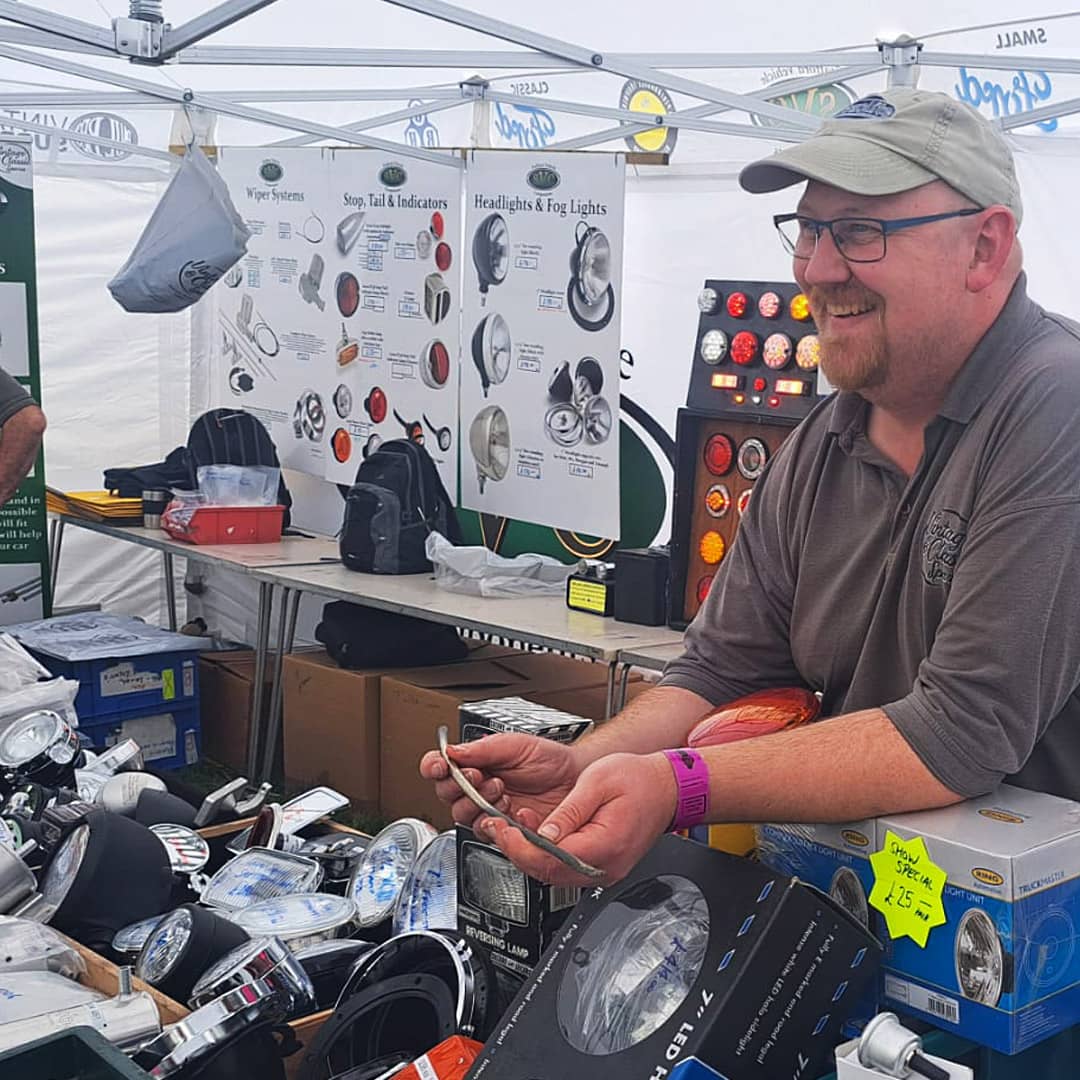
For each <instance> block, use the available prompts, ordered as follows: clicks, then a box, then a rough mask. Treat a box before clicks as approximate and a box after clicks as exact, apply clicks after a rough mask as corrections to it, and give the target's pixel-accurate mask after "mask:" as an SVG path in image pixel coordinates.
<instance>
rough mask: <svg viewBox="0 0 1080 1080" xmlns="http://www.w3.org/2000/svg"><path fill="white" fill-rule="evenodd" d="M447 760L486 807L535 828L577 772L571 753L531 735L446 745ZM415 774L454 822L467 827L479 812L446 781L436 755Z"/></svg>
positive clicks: (445, 772)
mask: <svg viewBox="0 0 1080 1080" xmlns="http://www.w3.org/2000/svg"><path fill="white" fill-rule="evenodd" d="M449 754H450V757H451V758H452V759H453V761H454V764H455V765H459V766H460V767H461V769H462V771H463V772H464V773H465V777H466V779H467V780H468V781H469V782H470V783H471V784H472V785H473V787H475V788H476V789H477V790H478V791H479V792H480V794H481V795H483V796H484V798H485V799H487V800H488V802H490V803H492V804H494V805H495V806H497V807H498V808H499V809H500V810H502V811H503V812H504V813H508V814H512V815H513V816H514V817H516V818H518V820H520V821H521V822H523V824H525V825H528V826H529V828H532V829H535V828H536V827H537V826H538V825H539V824H540V822H541V821H543V820H544V818H546V817H547V816H548V814H549V813H551V811H552V810H554V809H555V807H556V806H558V805H559V803H560V802H562V800H563V798H565V796H566V795H567V794H568V793H569V791H570V789H571V788H572V787H573V786H574V781H575V780H577V778H578V773H579V772H580V771H581V769H580V766H579V765H578V763H577V759H576V757H575V755H574V752H573V750H572V749H571V748H570V747H569V746H565V745H564V744H562V743H557V742H552V741H551V740H550V739H540V738H537V737H536V736H534V735H488V736H487V737H486V738H483V739H478V740H477V741H476V742H469V743H462V744H461V745H459V746H451V747H450V749H449ZM420 775H421V776H423V777H424V778H425V779H427V780H435V781H436V784H435V793H436V794H437V795H438V797H439V798H440V799H441V800H442V801H443V802H445V803H449V804H450V809H451V813H452V814H453V816H454V820H455V821H458V822H461V824H463V825H470V824H472V822H473V821H475V820H476V818H477V816H478V815H479V814H480V811H479V810H478V809H477V808H476V806H474V805H473V803H472V802H471V800H469V799H468V798H466V796H465V795H464V794H463V793H462V791H461V788H459V787H458V785H457V783H456V782H455V781H454V780H452V779H450V774H449V770H448V769H447V768H446V762H444V761H443V759H442V757H441V756H440V755H439V753H438V751H437V750H432V751H431V752H429V753H427V754H425V755H424V757H423V759H422V760H421V762H420Z"/></svg>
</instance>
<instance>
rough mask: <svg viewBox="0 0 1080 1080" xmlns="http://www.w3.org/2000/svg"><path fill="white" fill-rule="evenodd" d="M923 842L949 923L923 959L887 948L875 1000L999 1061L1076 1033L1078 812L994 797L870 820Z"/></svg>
mask: <svg viewBox="0 0 1080 1080" xmlns="http://www.w3.org/2000/svg"><path fill="white" fill-rule="evenodd" d="M886 830H889V831H891V832H893V833H894V834H895V835H897V836H899V837H900V838H901V839H904V840H908V839H911V838H912V837H914V836H921V837H922V838H923V840H924V841H925V843H926V848H927V851H928V853H929V855H930V858H931V860H932V861H933V862H934V863H935V864H936V865H937V866H939V867H941V869H942V870H944V871H945V873H946V884H945V891H944V895H943V897H942V901H943V904H944V908H945V916H946V920H947V921H946V923H945V925H944V926H936V927H934V928H933V929H932V930H931V931H930V936H929V939H928V940H927V944H926V948H925V949H923V948H920V947H919V946H918V945H916V944H915V942H914V941H912V940H911V939H910V938H900V939H898V940H895V941H892V942H890V944H889V950H888V954H887V956H886V960H885V962H884V972H885V976H884V999H885V1001H886V1003H887V1005H888V1007H889V1008H893V1007H895V1008H896V1009H897V1010H898V1011H901V1012H903V1013H908V1014H914V1015H916V1016H919V1017H921V1018H924V1019H926V1020H929V1021H930V1022H931V1023H933V1024H934V1025H936V1026H937V1027H941V1028H945V1029H946V1030H948V1031H950V1032H955V1033H956V1034H958V1035H962V1036H964V1037H966V1038H970V1039H973V1040H974V1041H976V1042H979V1043H982V1044H984V1045H986V1046H989V1047H991V1048H992V1049H994V1050H1000V1051H1002V1052H1004V1053H1007V1054H1013V1053H1018V1052H1019V1051H1021V1050H1026V1049H1027V1048H1028V1047H1030V1046H1033V1045H1035V1044H1036V1043H1038V1042H1041V1041H1042V1040H1043V1039H1046V1038H1049V1037H1050V1036H1051V1035H1054V1034H1056V1033H1057V1032H1059V1031H1062V1030H1064V1029H1065V1028H1068V1027H1071V1026H1073V1025H1074V1024H1076V1023H1077V1022H1078V1021H1080V941H1078V937H1077V926H1076V922H1077V919H1078V918H1080V804H1078V803H1075V802H1072V801H1070V800H1068V799H1058V798H1055V797H1054V796H1052V795H1043V794H1040V793H1038V792H1034V791H1024V790H1022V789H1020V788H1014V787H1009V786H1008V785H1003V786H1001V787H1000V788H998V789H997V790H996V791H994V792H992V793H991V794H989V795H985V796H983V797H982V798H978V799H972V800H969V801H967V802H963V803H958V804H956V805H955V806H950V807H946V808H945V809H943V810H928V811H924V812H921V813H915V814H899V815H895V816H892V817H883V818H879V819H878V822H877V849H880V848H881V847H882V846H883V844H884V838H885V833H886Z"/></svg>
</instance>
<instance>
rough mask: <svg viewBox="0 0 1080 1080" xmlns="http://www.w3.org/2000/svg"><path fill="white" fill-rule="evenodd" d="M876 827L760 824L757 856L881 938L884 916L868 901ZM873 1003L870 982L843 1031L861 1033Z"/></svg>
mask: <svg viewBox="0 0 1080 1080" xmlns="http://www.w3.org/2000/svg"><path fill="white" fill-rule="evenodd" d="M875 826H876V823H875V822H874V821H873V820H868V821H854V822H851V823H850V824H845V825H779V824H769V825H759V826H758V829H757V854H758V858H759V859H760V860H761V862H763V863H764V864H765V865H766V866H769V867H771V868H772V869H773V870H777V871H779V872H780V873H782V874H787V875H788V876H789V877H794V878H798V879H799V880H800V881H805V882H806V883H807V884H808V885H813V886H814V888H816V889H820V890H821V891H822V892H824V893H828V895H829V896H831V897H832V898H833V900H835V901H836V902H837V903H838V904H839V905H840V906H841V907H842V908H843V909H844V910H845V911H846V912H847V913H848V914H849V915H851V916H852V917H853V918H855V919H856V920H857V921H858V922H859V923H860V924H861V925H862V926H865V927H866V928H867V929H868V930H869V931H870V932H871V933H872V934H874V935H875V937H877V938H878V939H879V940H884V937H885V935H884V933H883V926H882V920H881V918H880V916H879V915H878V914H877V912H875V911H872V910H871V908H870V906H869V903H868V900H869V897H870V890H871V889H872V888H873V887H874V871H873V868H872V867H871V865H870V855H871V854H872V852H873V851H874V850H875V848H874V838H875V835H876V834H875ZM877 1001H878V988H877V986H876V984H874V983H871V984H870V985H869V986H867V988H866V989H865V990H864V991H863V994H862V996H861V998H860V999H859V1004H858V1007H857V1008H856V1009H855V1010H854V1011H853V1012H852V1013H851V1016H850V1018H849V1019H848V1021H847V1023H845V1024H844V1027H843V1029H842V1030H843V1032H844V1034H845V1035H848V1036H854V1035H857V1034H858V1033H859V1032H860V1031H862V1029H863V1027H865V1026H866V1023H867V1021H868V1020H870V1018H871V1017H872V1016H873V1015H874V1014H875V1013H876V1012H877Z"/></svg>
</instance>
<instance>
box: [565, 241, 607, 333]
mask: <svg viewBox="0 0 1080 1080" xmlns="http://www.w3.org/2000/svg"><path fill="white" fill-rule="evenodd" d="M574 242H575V245H576V246H575V247H574V250H573V251H572V252H571V254H570V284H569V285H568V286H567V289H566V300H567V304H568V306H569V308H570V314H571V316H572V317H573V320H574V322H576V323H577V324H578V326H580V327H581V328H582V330H603V329H604V327H605V326H607V324H608V323H609V322H611V316H612V315H613V314H614V313H615V291H614V289H613V287H612V284H611V242H610V241H609V240H608V238H607V236H606V235H605V234H604V233H603V232H601V231H600V230H599V229H598V228H596V227H595V226H590V225H589V224H588V223H587V222H584V221H579V222H578V224H577V228H576V229H575V231H574Z"/></svg>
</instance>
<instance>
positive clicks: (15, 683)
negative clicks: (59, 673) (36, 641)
mask: <svg viewBox="0 0 1080 1080" xmlns="http://www.w3.org/2000/svg"><path fill="white" fill-rule="evenodd" d="M43 678H44V679H51V678H52V672H51V671H49V669H48V668H47V667H45V666H44V665H43V664H41V663H39V662H38V661H37V660H35V659H34V658H33V657H32V656H31V655H30V654H29V653H28V652H27V651H26V650H25V649H24V648H23V647H22V646H21V645H20V644H19V643H18V642H17V641H16V640H15V639H14V638H13V637H12V636H11V635H10V634H0V696H3V695H4V694H10V693H12V692H13V691H15V690H19V689H21V688H22V687H24V686H31V685H33V684H34V683H36V682H37V681H38V680H39V679H43Z"/></svg>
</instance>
